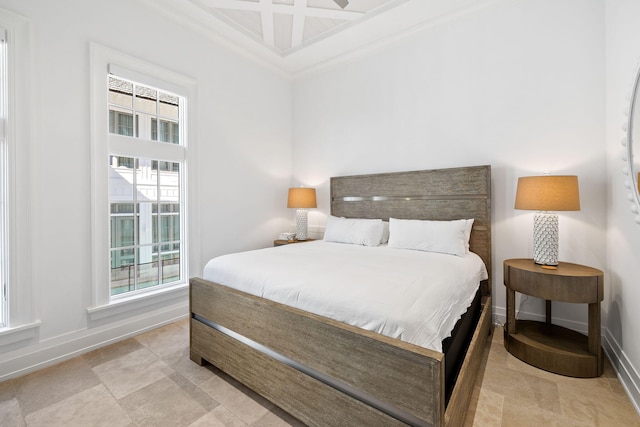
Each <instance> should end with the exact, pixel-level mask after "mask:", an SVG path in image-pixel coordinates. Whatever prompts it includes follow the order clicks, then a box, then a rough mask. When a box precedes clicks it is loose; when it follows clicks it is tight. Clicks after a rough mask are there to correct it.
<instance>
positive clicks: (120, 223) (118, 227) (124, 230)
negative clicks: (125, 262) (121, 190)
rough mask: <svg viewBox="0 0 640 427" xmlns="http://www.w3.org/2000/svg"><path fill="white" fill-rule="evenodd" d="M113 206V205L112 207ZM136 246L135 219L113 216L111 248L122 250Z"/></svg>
mask: <svg viewBox="0 0 640 427" xmlns="http://www.w3.org/2000/svg"><path fill="white" fill-rule="evenodd" d="M112 206H113V205H112ZM134 244H135V217H134V216H133V215H130V216H129V215H125V216H122V215H114V214H113V213H112V214H111V247H112V248H121V247H123V246H133V245H134Z"/></svg>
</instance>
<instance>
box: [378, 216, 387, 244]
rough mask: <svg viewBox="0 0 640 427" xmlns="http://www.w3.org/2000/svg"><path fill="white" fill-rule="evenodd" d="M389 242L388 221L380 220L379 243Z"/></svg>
mask: <svg viewBox="0 0 640 427" xmlns="http://www.w3.org/2000/svg"><path fill="white" fill-rule="evenodd" d="M386 243H389V221H382V239H380V244H381V245H384V244H386Z"/></svg>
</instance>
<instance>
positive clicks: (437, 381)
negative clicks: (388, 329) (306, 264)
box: [190, 278, 465, 426]
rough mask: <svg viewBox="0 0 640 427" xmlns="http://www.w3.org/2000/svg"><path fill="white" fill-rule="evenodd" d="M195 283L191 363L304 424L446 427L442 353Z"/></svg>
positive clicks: (196, 279) (462, 374)
mask: <svg viewBox="0 0 640 427" xmlns="http://www.w3.org/2000/svg"><path fill="white" fill-rule="evenodd" d="M190 289H191V291H190V305H191V336H190V339H191V359H192V360H194V361H195V362H196V363H200V364H202V363H203V361H207V362H210V363H212V364H213V365H215V366H216V367H218V368H220V369H221V370H222V371H224V372H226V373H228V374H229V375H231V376H232V377H234V378H236V379H237V380H239V381H240V382H242V383H244V384H245V385H247V386H248V387H249V388H251V389H253V390H254V391H256V392H257V393H259V394H260V395H262V396H264V397H265V398H267V399H268V400H270V401H272V402H273V403H275V404H276V405H278V406H279V407H281V408H282V409H284V410H285V411H287V412H289V413H290V414H291V415H293V416H295V417H296V418H298V419H299V420H301V421H302V422H304V423H306V424H308V425H310V426H354V425H367V426H370V425H384V426H393V425H407V424H408V425H416V426H442V425H444V416H445V412H444V410H445V408H444V355H443V354H442V353H439V352H435V351H431V350H428V349H425V348H422V347H419V346H415V345H412V344H408V343H404V342H401V341H398V340H394V339H391V338H387V337H384V336H381V335H379V334H375V333H373V332H369V331H365V330H362V329H359V328H356V327H352V326H349V325H346V324H343V323H340V322H336V321H333V320H331V319H327V318H324V317H321V316H316V315H313V314H311V313H308V312H305V311H302V310H298V309H295V308H292V307H288V306H285V305H282V304H278V303H275V302H272V301H269V300H265V299H262V298H258V297H255V296H252V295H248V294H245V293H243V292H239V291H236V290H233V289H230V288H228V287H225V286H221V285H218V284H216V283H213V282H209V281H206V280H203V279H198V278H194V279H191V286H190ZM463 369H464V368H463ZM460 375H461V376H464V375H465V374H464V372H461V374H460ZM455 393H456V391H455V390H454V395H453V396H452V399H456V396H455ZM458 399H460V398H458Z"/></svg>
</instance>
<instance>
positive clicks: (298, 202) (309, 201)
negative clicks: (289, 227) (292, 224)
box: [287, 187, 318, 240]
mask: <svg viewBox="0 0 640 427" xmlns="http://www.w3.org/2000/svg"><path fill="white" fill-rule="evenodd" d="M287 207H288V208H296V209H297V210H296V240H307V212H308V211H307V209H309V208H317V207H318V206H317V204H316V189H315V188H306V187H300V188H290V189H289V198H288V200H287Z"/></svg>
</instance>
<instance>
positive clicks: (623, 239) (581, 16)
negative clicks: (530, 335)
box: [293, 0, 640, 407]
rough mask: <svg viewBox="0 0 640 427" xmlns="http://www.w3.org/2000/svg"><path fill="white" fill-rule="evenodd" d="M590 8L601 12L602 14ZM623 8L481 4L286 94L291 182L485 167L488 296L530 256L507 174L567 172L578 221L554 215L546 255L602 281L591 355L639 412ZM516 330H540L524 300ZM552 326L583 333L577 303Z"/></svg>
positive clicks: (538, 314) (533, 307)
mask: <svg viewBox="0 0 640 427" xmlns="http://www.w3.org/2000/svg"><path fill="white" fill-rule="evenodd" d="M605 6H606V9H605ZM639 19H640V3H639V2H637V1H636V0H613V1H609V0H606V1H603V0H562V1H557V0H517V1H497V2H495V3H494V4H492V5H490V6H488V7H485V8H484V9H482V10H480V11H476V12H473V13H469V14H466V15H461V16H458V17H455V18H453V19H450V20H449V21H446V22H439V23H437V24H434V25H431V26H425V27H424V28H422V29H420V30H416V31H415V32H414V33H413V34H411V35H408V36H407V37H405V38H403V39H400V40H399V41H396V42H393V43H389V44H388V45H380V46H378V47H372V49H370V51H368V52H367V53H363V54H361V55H360V56H359V57H358V58H350V59H348V60H347V59H345V60H344V61H343V62H342V63H340V64H338V65H334V66H332V67H330V68H327V69H325V70H322V72H316V73H313V74H307V75H303V76H301V77H300V78H298V79H297V80H296V81H295V83H294V90H293V106H294V108H293V111H294V120H293V126H294V127H293V129H294V130H293V140H294V145H293V159H294V161H293V164H294V181H295V182H301V183H304V184H314V185H318V186H319V189H318V192H319V202H318V203H319V205H318V210H317V211H316V212H313V214H312V215H311V216H310V222H311V225H314V226H316V228H318V229H320V228H321V227H322V226H323V225H324V222H325V217H326V215H327V214H328V213H329V187H328V177H330V176H335V175H342V174H358V173H375V172H383V171H395V170H412V169H428V168H440V167H453V166H463V165H475V164H490V165H492V174H493V187H492V190H493V235H492V236H493V248H494V252H493V289H494V313H495V315H496V321H498V322H503V321H504V317H505V292H504V286H503V277H502V261H503V260H504V259H507V258H513V257H531V256H532V237H531V230H532V220H533V218H532V216H533V213H531V212H524V211H516V210H514V209H513V203H514V196H515V189H516V181H517V178H518V177H519V176H525V175H538V174H542V173H544V172H547V171H548V172H551V173H557V174H576V175H578V177H579V181H580V192H581V194H580V195H581V205H582V210H581V211H579V212H562V213H560V233H561V235H560V259H561V260H563V261H568V262H575V263H579V264H586V265H590V266H593V267H596V268H600V269H602V270H603V271H604V272H605V299H604V301H603V304H602V311H603V325H602V326H603V332H604V334H603V347H604V348H605V350H606V352H607V354H608V355H609V356H610V359H612V362H613V364H614V366H615V368H616V370H617V372H618V374H619V377H620V378H621V379H622V381H623V385H624V386H625V387H626V388H627V390H628V391H629V394H630V396H631V397H632V399H633V400H634V403H635V404H636V407H638V406H639V405H640V376H639V374H638V371H639V370H640V340H639V339H638V332H637V330H638V329H637V325H638V324H640V310H638V301H640V286H639V279H638V278H639V277H640V264H639V263H638V254H639V253H640V226H639V225H637V224H635V223H634V222H633V215H632V214H631V211H630V210H629V203H628V202H627V201H626V190H625V189H624V187H623V176H622V174H621V169H622V161H621V155H622V146H621V145H620V140H621V139H622V137H623V136H624V132H622V130H621V124H622V121H623V114H622V111H623V109H624V107H625V102H626V101H625V97H626V96H628V95H629V91H630V85H631V80H632V77H633V76H632V73H633V71H634V70H633V67H634V65H635V64H636V63H637V61H638V60H640V44H639V43H638V40H640V27H638V25H637V24H638V20H639ZM519 308H520V310H521V312H520V316H521V317H523V318H527V317H528V318H538V319H540V318H542V316H543V313H544V304H543V302H542V301H540V300H537V299H535V298H529V299H527V300H526V301H525V302H524V303H521V305H520V306H519ZM553 317H554V323H558V324H561V325H564V326H567V327H570V328H572V329H576V330H579V331H582V332H586V330H587V323H586V319H587V313H586V305H581V304H575V305H574V304H560V303H554V304H553Z"/></svg>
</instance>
